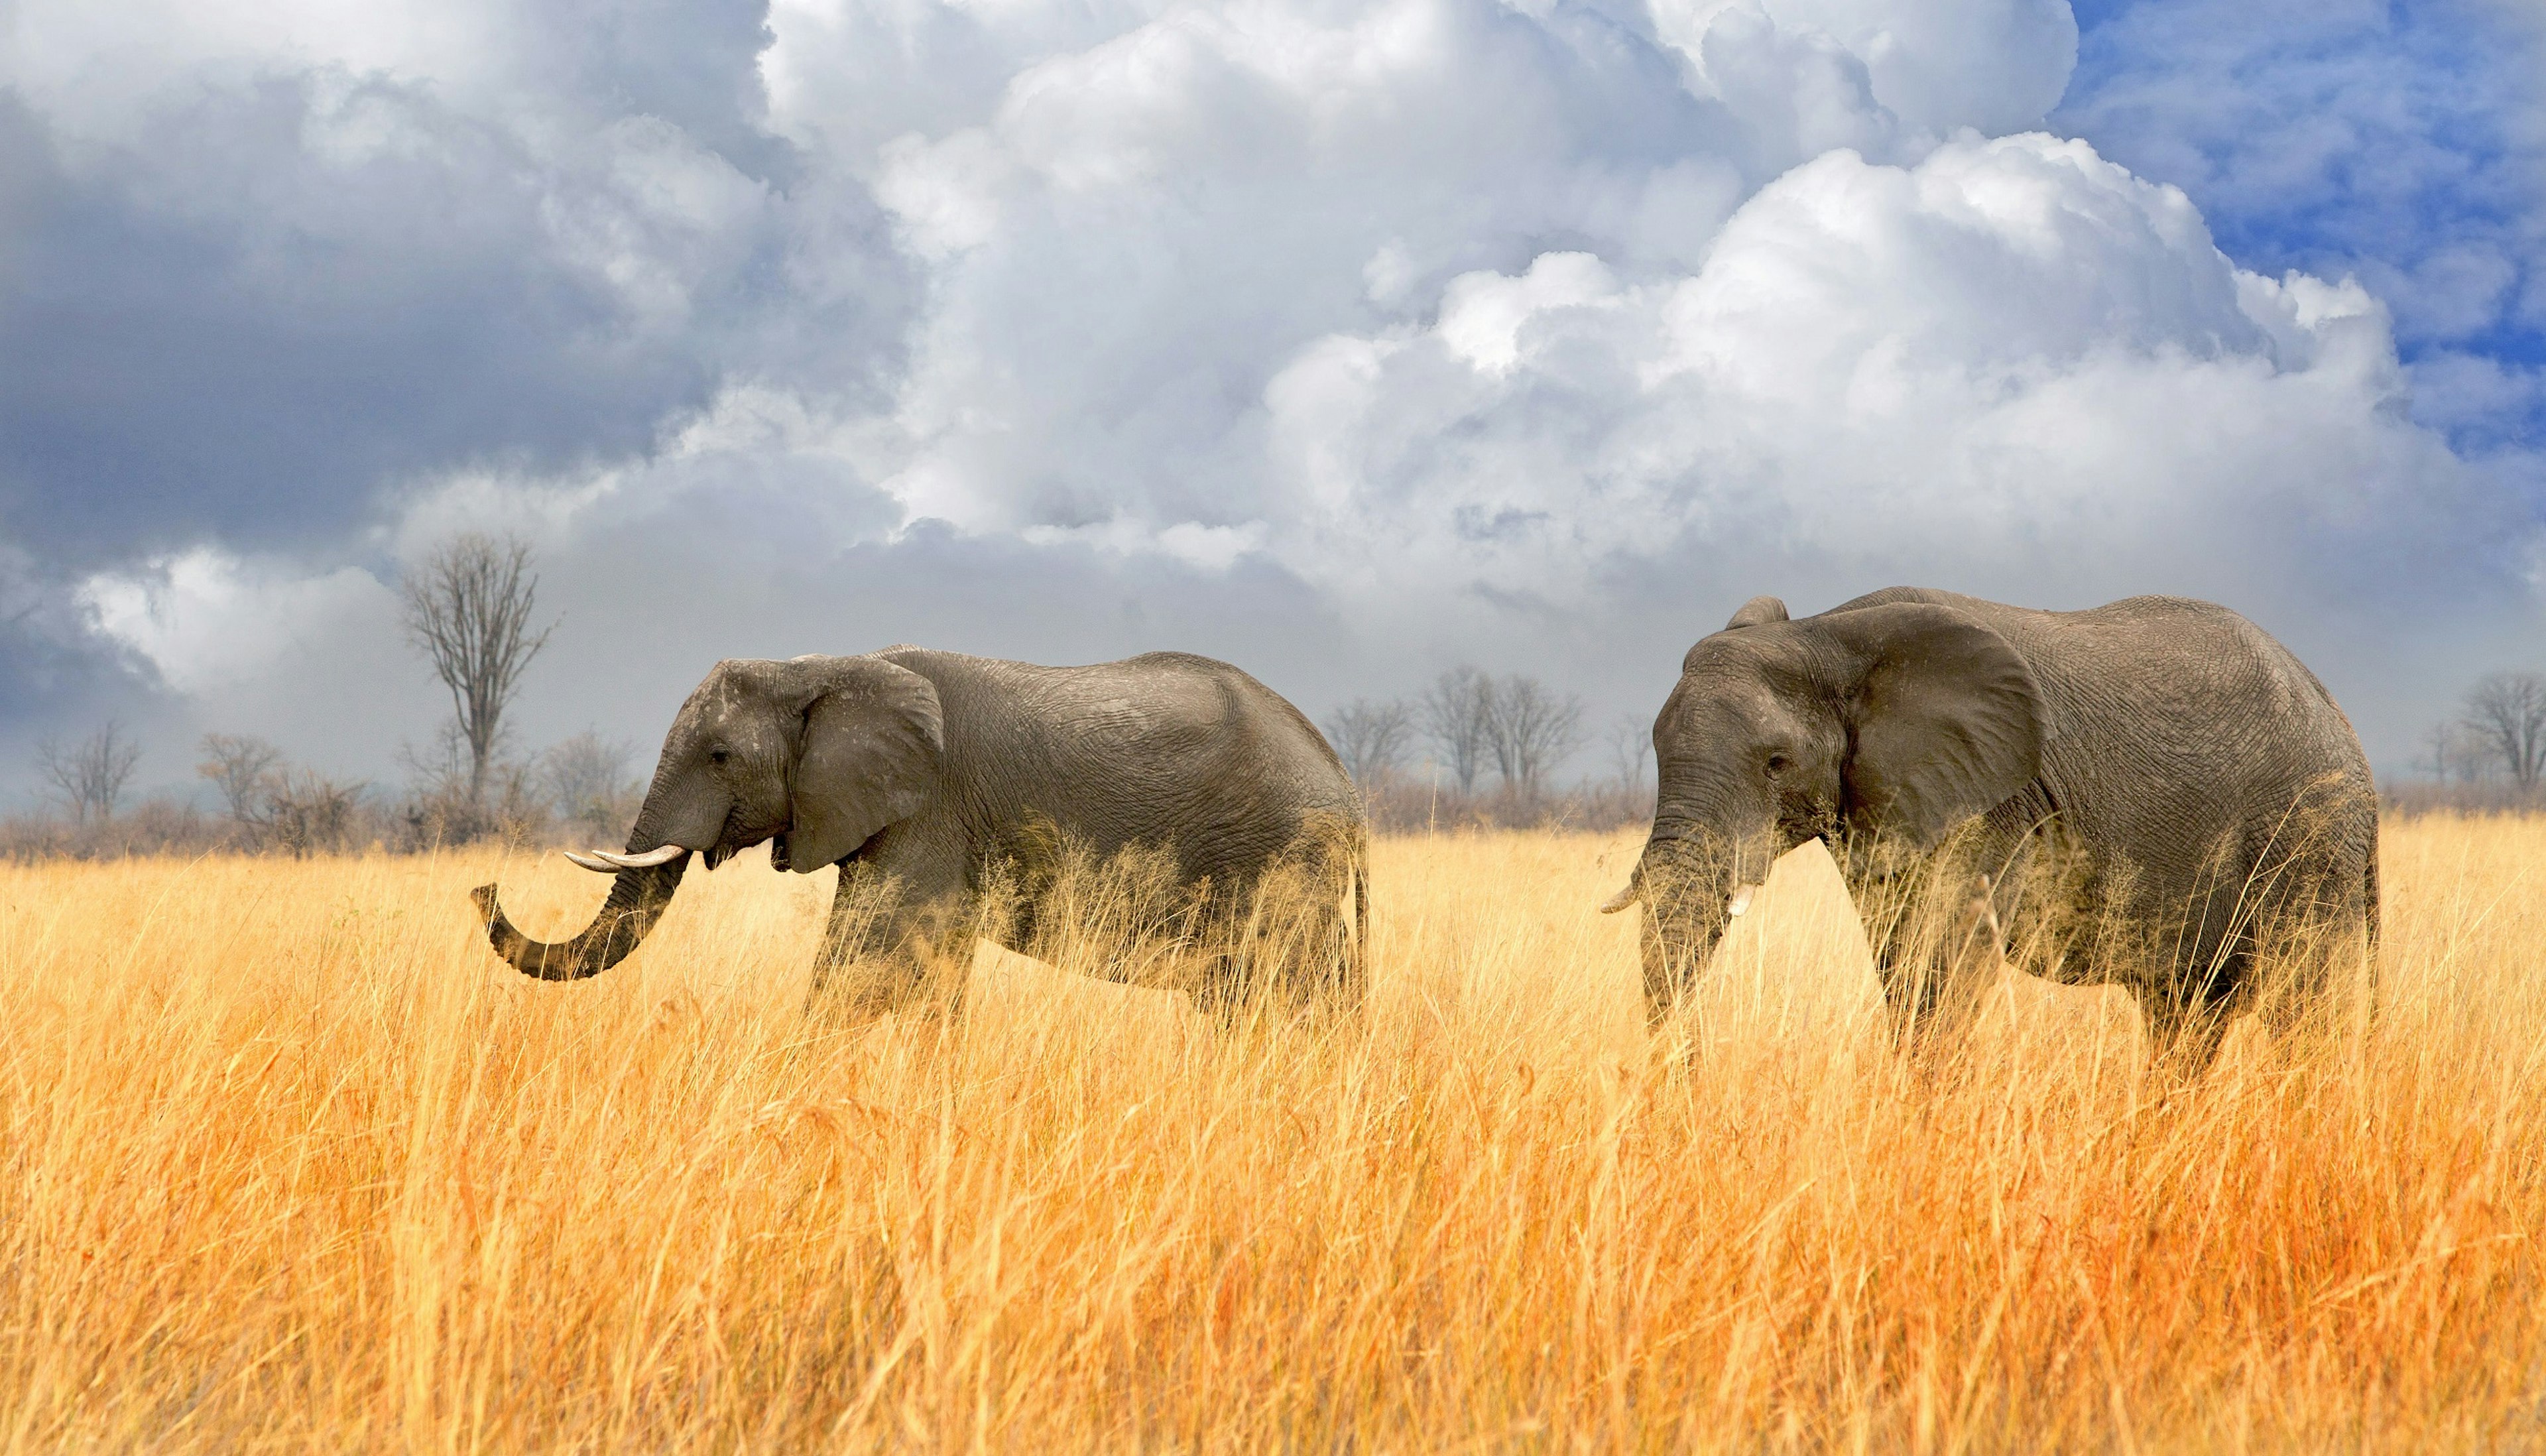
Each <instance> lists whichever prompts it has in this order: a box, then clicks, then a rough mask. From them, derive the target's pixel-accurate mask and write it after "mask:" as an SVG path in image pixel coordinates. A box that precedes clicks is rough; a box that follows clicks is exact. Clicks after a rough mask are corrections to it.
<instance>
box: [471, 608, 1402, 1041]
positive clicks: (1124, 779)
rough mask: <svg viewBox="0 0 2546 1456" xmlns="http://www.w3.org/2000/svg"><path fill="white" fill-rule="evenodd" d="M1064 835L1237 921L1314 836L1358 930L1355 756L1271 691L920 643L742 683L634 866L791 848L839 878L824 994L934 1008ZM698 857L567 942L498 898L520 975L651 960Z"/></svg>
mask: <svg viewBox="0 0 2546 1456" xmlns="http://www.w3.org/2000/svg"><path fill="white" fill-rule="evenodd" d="M1054 830H1058V831H1059V832H1060V834H1061V835H1062V836H1065V837H1066V838H1067V839H1068V840H1070V841H1071V842H1073V843H1075V844H1078V845H1081V846H1084V847H1085V848H1087V849H1089V850H1092V851H1094V852H1095V853H1097V854H1099V855H1108V854H1112V853H1114V852H1115V851H1118V850H1121V849H1124V848H1126V847H1130V846H1153V847H1157V848H1160V849H1163V850H1165V851H1166V852H1168V853H1171V854H1172V855H1173V856H1174V859H1175V862H1176V866H1177V868H1178V870H1179V871H1180V872H1181V873H1182V875H1183V877H1184V878H1185V880H1186V882H1187V883H1188V884H1200V883H1201V882H1203V881H1205V880H1206V879H1207V880H1208V881H1209V884H1210V888H1211V890H1212V891H1213V893H1214V894H1215V895H1217V896H1218V897H1220V898H1221V899H1222V900H1223V901H1224V902H1225V901H1227V900H1228V899H1230V898H1231V897H1235V896H1242V895H1243V894H1244V893H1245V891H1246V890H1247V889H1248V888H1250V887H1251V886H1253V885H1254V884H1255V883H1256V881H1257V879H1258V877H1259V876H1260V875H1261V874H1262V873H1263V871H1264V870H1265V869H1266V868H1267V867H1268V866H1269V865H1271V864H1272V863H1274V862H1275V861H1276V860H1277V858H1279V857H1280V856H1283V855H1284V854H1285V853H1286V852H1290V851H1293V850H1294V849H1295V847H1296V844H1297V842H1298V841H1300V840H1301V836H1302V835H1303V834H1304V832H1308V833H1312V834H1313V835H1314V834H1316V833H1323V834H1324V835H1325V836H1327V839H1326V842H1327V843H1329V844H1330V845H1331V846H1332V851H1331V853H1330V854H1329V855H1328V858H1329V859H1330V860H1332V861H1334V863H1332V864H1330V865H1329V866H1328V868H1330V869H1333V870H1335V871H1337V872H1338V874H1339V875H1341V874H1348V875H1349V876H1350V879H1351V886H1350V893H1351V895H1352V897H1353V899H1354V904H1355V906H1356V919H1357V918H1358V911H1359V908H1360V906H1361V902H1362V897H1363V888H1362V883H1361V871H1360V853H1361V849H1362V844H1363V832H1364V831H1363V826H1362V818H1361V811H1360V804H1359V799H1358V797H1357V796H1356V795H1355V793H1354V791H1353V788H1352V784H1351V781H1350V780H1349V779H1348V778H1347V777H1346V776H1345V774H1344V771H1343V768H1342V765H1341V764H1340V763H1338V762H1337V761H1336V758H1335V755H1334V752H1333V750H1331V749H1330V748H1328V747H1327V746H1326V741H1325V739H1324V738H1323V737H1321V736H1320V735H1319V734H1318V732H1317V730H1316V728H1314V727H1312V726H1311V725H1310V723H1309V721H1308V720H1307V719H1306V718H1304V717H1302V716H1301V715H1300V712H1299V710H1297V709H1295V708H1293V707H1292V706H1291V705H1290V704H1289V703H1288V702H1286V701H1284V700H1283V699H1282V698H1281V697H1280V696H1279V695H1277V694H1276V693H1274V692H1273V691H1272V690H1271V689H1269V688H1267V687H1265V686H1264V685H1263V684H1262V683H1259V682H1257V681H1256V680H1255V679H1253V678H1251V677H1249V676H1247V675H1246V674H1245V673H1243V672H1240V671H1238V670H1237V669H1236V668H1234V667H1231V666H1230V665H1229V664H1228V663H1225V662H1216V661H1213V660H1212V659H1210V658H1208V657H1196V656H1191V655H1188V654H1186V653H1182V652H1151V653H1148V654H1146V655H1145V656H1140V657H1134V658H1131V659H1129V660H1126V661H1121V662H1107V663H1101V664H1098V665H1095V666H1089V667H1039V666H1035V665H1033V664H1030V663H1024V662H1002V661H996V660H992V659H989V658H983V657H968V656H964V655H961V654H959V653H955V652H937V651H929V650H927V649H925V648H919V647H907V646H903V647H890V648H887V649H885V650H884V651H881V652H876V653H873V654H871V655H868V656H861V657H823V656H812V657H798V658H794V659H792V660H789V661H784V662H775V661H743V660H735V661H725V662H720V663H718V664H717V665H716V668H715V670H714V671H712V672H710V673H709V674H708V676H707V680H706V681H705V682H703V683H701V684H700V685H699V687H698V690H697V691H696V692H693V693H692V694H691V695H690V698H689V701H688V702H687V703H685V704H683V705H682V708H681V712H680V715H679V717H678V718H676V719H675V720H674V721H673V723H672V728H671V731H670V732H669V733H667V734H666V735H665V736H664V739H663V751H662V757H661V758H660V760H659V761H658V762H657V763H656V765H655V768H654V779H653V783H652V786H651V787H650V788H649V789H647V791H646V794H645V801H644V804H643V806H642V807H641V808H640V809H639V810H638V811H637V814H636V827H635V828H634V829H633V830H631V831H630V833H629V836H628V850H627V852H628V853H630V854H641V853H644V852H646V851H649V850H654V849H657V848H659V847H661V846H665V845H678V846H680V847H681V848H682V849H684V850H689V851H693V852H695V853H697V854H699V855H700V856H702V857H703V858H704V859H705V860H706V862H707V866H708V868H709V869H711V870H713V869H715V868H716V867H717V865H718V864H720V863H721V862H722V861H723V860H725V859H726V858H728V857H729V856H731V855H733V854H734V853H735V852H737V851H739V850H742V849H746V848H749V847H750V846H752V845H755V844H760V843H762V842H764V841H774V843H773V844H772V847H771V862H772V864H773V865H774V866H775V867H777V868H779V869H782V870H785V869H792V870H794V871H796V872H797V873H799V874H810V873H811V872H813V871H815V870H818V869H821V868H823V867H824V866H827V865H834V864H836V865H839V866H840V867H841V874H840V885H839V890H838V892H837V895H836V897H835V899H834V900H833V907H832V913H831V919H830V925H829V929H828V931H827V933H826V935H825V938H824V946H823V952H822V958H821V961H820V963H819V964H817V966H816V968H815V979H816V988H817V989H819V987H820V983H821V981H822V980H823V979H824V978H825V976H827V975H828V974H829V973H830V972H831V971H833V970H835V969H836V968H838V967H839V966H840V965H842V964H843V963H845V962H846V961H848V960H851V959H856V960H860V961H865V960H871V959H872V960H879V961H882V962H884V963H885V964H887V965H888V966H891V967H893V968H895V969H894V971H893V972H892V974H890V975H888V976H887V977H886V978H884V980H883V982H882V983H881V984H877V985H869V986H867V987H866V988H864V990H863V991H862V992H861V995H862V997H863V998H864V999H865V1000H867V1001H870V1002H872V1003H873V1004H870V1005H866V1006H864V1007H863V1008H862V1009H866V1010H871V1011H880V1010H885V1009H890V1008H891V1007H892V1006H894V1005H897V1004H900V1003H902V1002H903V1001H906V1000H907V999H909V998H910V997H911V996H912V995H914V994H916V993H919V992H921V991H922V990H923V989H924V986H923V976H922V968H923V967H925V966H926V965H927V964H929V962H930V960H931V959H932V958H931V956H930V955H929V954H928V952H929V951H930V950H932V949H934V950H938V951H943V950H946V949H949V948H952V946H953V942H954V940H955V939H956V938H957V937H960V936H961V935H962V934H963V933H965V932H966V931H967V930H968V929H969V927H971V926H972V925H973V924H974V919H973V917H972V910H973V909H974V908H975V904H976V898H977V897H978V896H979V894H980V893H981V891H982V889H983V883H984V877H985V875H986V874H988V873H989V872H990V868H991V866H993V865H994V864H996V863H998V862H999V861H1000V860H1001V858H1002V857H1003V856H1009V857H1013V856H1014V855H1015V854H1016V853H1018V852H1019V850H1020V849H1021V847H1023V846H1025V845H1027V844H1028V843H1029V842H1032V843H1035V844H1043V845H1048V844H1049V843H1050V842H1051V841H1052V838H1053V835H1052V831H1054ZM689 857H690V856H689V855H688V854H682V855H679V856H678V857H676V858H673V859H672V860H670V861H669V862H668V863H666V864H663V865H660V866H656V867H652V868H646V869H634V870H622V871H620V872H619V873H618V875H617V877H616V882H615V883H614V884H613V885H612V887H611V890H610V895H609V898H608V899H607V900H606V901H605V902H604V904H603V906H602V908H601V910H600V912H599V913H598V914H597V915H596V916H595V917H594V919H593V923H592V924H591V925H590V926H589V927H588V928H586V929H585V930H584V932H583V933H582V934H580V935H578V936H576V937H575V938H574V939H572V940H570V941H566V942H563V943H561V944H555V945H544V944H541V943H540V942H537V941H533V940H530V939H528V938H527V937H525V936H523V935H522V934H521V932H519V931H518V930H515V929H514V928H513V926H512V924H511V922H510V921H508V920H507V919H506V918H505V917H504V914H503V911H502V909H501V908H500V907H499V906H498V905H497V903H496V900H495V889H494V887H493V886H491V885H490V886H484V887H481V888H480V889H478V890H477V891H476V892H475V895H476V899H477V903H478V906H479V908H480V909H481V910H483V911H484V913H485V916H486V923H487V932H488V936H489V938H490V939H491V940H492V941H493V942H494V946H495V949H496V952H497V953H498V954H500V955H501V956H503V958H504V959H505V960H506V961H509V962H510V963H512V965H513V966H514V967H516V968H517V969H519V970H521V971H522V972H524V973H526V974H528V975H531V976H535V977H539V978H541V979H543V980H549V981H570V980H577V979H580V978H583V977H587V976H593V975H597V974H599V973H600V972H602V971H605V970H608V969H609V968H610V967H612V966H614V965H616V964H618V962H619V961H621V960H622V959H624V958H625V957H626V956H627V955H628V954H629V953H630V952H632V951H634V950H635V949H636V947H637V945H638V944H639V943H640V942H642V941H643V940H644V938H645V934H646V932H647V931H648V930H650V929H651V928H652V927H653V924H654V921H655V919H656V918H657V917H658V916H659V915H661V913H662V912H663V908H664V906H665V905H666V904H668V903H669V902H670V900H671V898H672V893H673V891H674V889H675V888H676V887H678V886H679V884H680V882H681V874H682V871H683V870H684V869H685V868H686V867H687V864H688V861H689ZM1341 900H1342V897H1341V895H1340V894H1339V895H1338V897H1337V905H1338V910H1337V913H1338V916H1339V917H1340V915H1341V908H1340V906H1341ZM1032 908H1033V907H1032V906H1031V905H1028V906H1025V907H1024V909H1025V911H1026V915H1027V917H1028V918H1029V919H1030V917H1031V914H1032ZM1357 932H1358V926H1357V925H1356V926H1354V927H1349V928H1347V927H1345V926H1343V925H1341V924H1340V921H1339V923H1338V924H1337V925H1336V927H1335V940H1336V943H1337V944H1339V945H1341V946H1344V947H1345V949H1344V951H1343V952H1342V955H1341V959H1340V960H1339V962H1338V963H1337V964H1336V965H1334V966H1331V967H1326V968H1318V969H1316V970H1315V971H1313V972H1310V973H1306V974H1315V975H1321V976H1323V977H1325V978H1327V979H1328V981H1329V982H1330V983H1331V984H1330V985H1328V986H1326V987H1322V988H1324V989H1330V990H1337V991H1340V992H1342V993H1343V994H1345V995H1346V996H1347V997H1349V996H1352V995H1356V994H1357V992H1358V987H1359V980H1358V978H1359V966H1358V954H1357V952H1358V946H1359V940H1360V937H1359V935H1358V933H1357ZM948 993H951V991H950V992H948Z"/></svg>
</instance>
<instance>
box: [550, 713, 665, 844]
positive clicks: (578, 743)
mask: <svg viewBox="0 0 2546 1456" xmlns="http://www.w3.org/2000/svg"><path fill="white" fill-rule="evenodd" d="M635 756H636V749H635V748H634V747H633V746H632V745H630V744H628V743H624V742H620V741H617V740H615V739H610V738H605V737H603V736H601V734H599V733H598V732H595V731H593V730H591V729H589V728H587V729H585V730H584V731H582V732H579V733H577V734H575V735H574V736H573V737H571V738H568V739H566V740H565V741H564V742H562V743H559V744H557V745H556V746H555V747H553V748H551V749H550V750H549V751H548V752H546V753H544V754H542V755H540V773H541V777H542V778H544V779H545V780H546V781H547V783H548V791H549V796H550V797H551V798H552V799H553V800H554V801H555V802H556V807H557V813H558V814H563V815H564V816H565V817H566V818H567V820H569V821H570V822H572V823H574V824H576V825H577V826H579V827H581V828H583V829H585V830H587V831H589V832H590V833H591V834H592V835H593V836H594V842H596V843H599V842H602V841H615V840H617V839H618V838H620V837H621V836H623V835H625V834H626V833H627V832H628V825H629V823H630V821H631V820H633V819H635V818H636V804H637V799H638V796H639V795H640V794H641V793H642V792H643V786H642V785H640V784H638V783H637V782H636V777H635V776H634V775H632V774H631V773H630V772H629V771H628V764H629V760H630V759H632V758H634V757H635Z"/></svg>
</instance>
